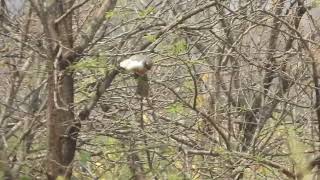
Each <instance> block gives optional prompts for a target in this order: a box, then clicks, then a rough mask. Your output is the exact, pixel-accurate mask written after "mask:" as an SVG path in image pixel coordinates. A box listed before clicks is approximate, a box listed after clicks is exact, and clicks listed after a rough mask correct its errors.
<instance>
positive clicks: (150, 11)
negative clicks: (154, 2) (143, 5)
mask: <svg viewBox="0 0 320 180" xmlns="http://www.w3.org/2000/svg"><path fill="white" fill-rule="evenodd" d="M154 12H155V8H154V7H152V6H149V7H148V8H147V9H145V10H143V11H140V12H139V13H138V15H139V16H140V17H143V18H144V17H146V16H147V15H149V14H152V13H154Z"/></svg>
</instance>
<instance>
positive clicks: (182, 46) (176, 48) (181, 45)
mask: <svg viewBox="0 0 320 180" xmlns="http://www.w3.org/2000/svg"><path fill="white" fill-rule="evenodd" d="M187 50H188V44H187V42H186V40H184V39H183V40H179V41H177V42H175V43H174V44H173V45H172V46H171V48H170V51H171V52H172V54H174V55H178V54H181V53H185V52H186V51H187Z"/></svg>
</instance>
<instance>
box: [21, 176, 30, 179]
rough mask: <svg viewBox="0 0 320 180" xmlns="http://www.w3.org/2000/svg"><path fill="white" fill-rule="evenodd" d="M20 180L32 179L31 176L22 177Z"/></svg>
mask: <svg viewBox="0 0 320 180" xmlns="http://www.w3.org/2000/svg"><path fill="white" fill-rule="evenodd" d="M20 180H31V177H29V176H21V177H20Z"/></svg>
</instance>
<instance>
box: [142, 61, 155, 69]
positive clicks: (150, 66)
mask: <svg viewBox="0 0 320 180" xmlns="http://www.w3.org/2000/svg"><path fill="white" fill-rule="evenodd" d="M143 65H144V67H145V68H146V69H147V70H150V69H151V68H152V66H153V62H152V61H151V59H150V58H146V59H145V60H144V61H143Z"/></svg>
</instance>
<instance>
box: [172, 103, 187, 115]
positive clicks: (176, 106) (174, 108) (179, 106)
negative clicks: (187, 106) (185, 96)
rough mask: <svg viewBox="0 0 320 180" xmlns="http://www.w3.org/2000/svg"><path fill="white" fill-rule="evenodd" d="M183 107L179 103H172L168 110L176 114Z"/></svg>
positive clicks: (181, 110)
mask: <svg viewBox="0 0 320 180" xmlns="http://www.w3.org/2000/svg"><path fill="white" fill-rule="evenodd" d="M183 110H184V108H183V106H182V104H181V103H174V104H172V105H170V106H169V108H168V112H169V113H172V114H178V113H181V112H183Z"/></svg>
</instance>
